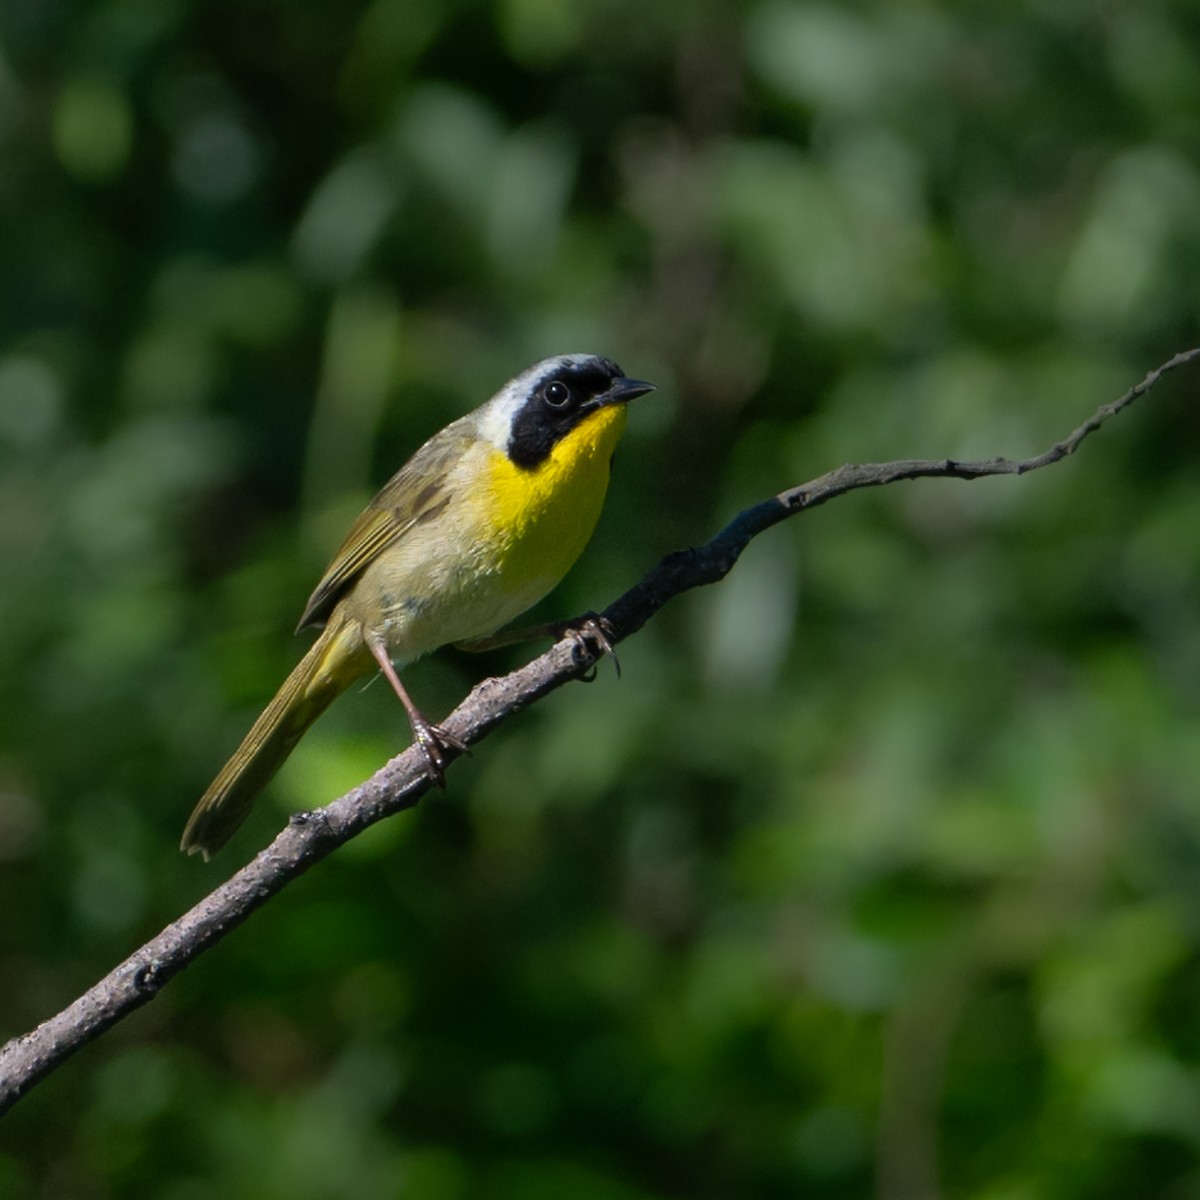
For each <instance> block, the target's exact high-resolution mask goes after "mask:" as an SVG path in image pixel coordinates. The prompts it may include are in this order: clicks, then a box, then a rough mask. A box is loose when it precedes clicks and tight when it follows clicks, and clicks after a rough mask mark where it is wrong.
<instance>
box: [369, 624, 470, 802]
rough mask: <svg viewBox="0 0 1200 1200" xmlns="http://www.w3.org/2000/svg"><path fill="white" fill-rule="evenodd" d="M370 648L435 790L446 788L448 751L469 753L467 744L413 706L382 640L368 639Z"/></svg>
mask: <svg viewBox="0 0 1200 1200" xmlns="http://www.w3.org/2000/svg"><path fill="white" fill-rule="evenodd" d="M367 646H368V648H369V649H370V651H371V654H372V655H373V656H374V658H375V661H376V662H377V663H378V664H379V669H380V670H381V671H382V672H383V674H384V677H385V678H386V679H387V681H388V683H390V684H391V685H392V690H393V691H394V692H395V693H396V695H397V696H399V697H400V703H401V704H403V705H404V711H405V712H406V713H408V723H409V725H411V726H412V731H413V737H414V738H415V739H416V741H417V744H418V745H419V746H420V747H421V749H422V751H424V754H425V773H426V774H427V775H428V776H429V781H430V782H431V783H432V784H434V785H435V786H436V787H440V788H444V787H445V786H446V758H445V751H447V750H457V751H458V752H459V753H460V754H470V750H469V749H468V748H467V746H466V745H465V743H463V742H461V741H459V739H458V738H456V737H455V736H454V734H452V733H447V732H446V730H444V729H443V728H442V727H441V726H440V725H434V724H433V722H432V721H430V720H428V719H427V718H426V716H425V714H424V713H423V712H421V710H420V709H419V708H418V707H417V706H416V705H415V704H414V703H413V701H412V698H411V697H410V696H409V694H408V692H407V691H405V689H404V684H402V683H401V682H400V676H399V675H398V674H397V673H396V668H395V667H394V666H393V665H392V660H391V658H389V657H388V652H387V646H386V644H385V643H384V642H383V641H382V640H376V639H374V638H368V639H367Z"/></svg>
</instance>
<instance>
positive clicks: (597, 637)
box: [555, 612, 621, 683]
mask: <svg viewBox="0 0 1200 1200" xmlns="http://www.w3.org/2000/svg"><path fill="white" fill-rule="evenodd" d="M555 636H556V637H558V638H559V639H560V640H561V639H562V638H570V639H571V650H572V654H573V656H574V658H575V661H576V662H578V663H580V664H581V665H584V666H586V668H587V670H586V671H585V672H584V674H583V675H581V676H580V679H581V680H582V681H583V682H584V683H591V682H592V680H593V679H595V678H596V664H597V662H598V661H599V659H601V658H604V657H606V656H607V657H608V658H611V659H612V660H613V666H614V667H615V668H616V671H617V678H618V679H620V678H621V660H620V659H619V658H618V657H617V651H616V648H615V647H614V646H613V641H612V639H613V638H614V637H616V630H614V629H613V627H612V624H611V622H609V621H608V620H606V619H605V618H604V617H602V616H600V614H599V613H594V612H589V613H584V614H583V616H582V617H576V618H575V619H574V620H573V621H563V622H562V623H561V624H560V625H559V626H558V627H557V628H556V629H555ZM589 642H591V643H593V644H594V645H596V646H598V647H599V649H600V653H599V654H594V653H593V652H592V646H591V645H589Z"/></svg>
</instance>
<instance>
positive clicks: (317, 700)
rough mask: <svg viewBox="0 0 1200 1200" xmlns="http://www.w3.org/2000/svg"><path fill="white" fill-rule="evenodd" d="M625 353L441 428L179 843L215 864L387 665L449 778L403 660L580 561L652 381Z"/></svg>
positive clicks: (352, 557) (480, 621) (358, 547)
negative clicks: (624, 362) (335, 708)
mask: <svg viewBox="0 0 1200 1200" xmlns="http://www.w3.org/2000/svg"><path fill="white" fill-rule="evenodd" d="M653 390H654V388H653V385H652V384H649V383H643V382H642V381H641V380H638V379H627V378H626V377H625V375H624V373H623V372H622V371H621V368H620V367H618V366H617V364H616V363H614V362H612V361H610V360H609V359H606V358H596V357H594V356H593V355H586V354H563V355H559V356H558V357H556V358H547V359H545V360H543V361H542V362H539V363H537V364H535V365H534V366H532V367H530V368H529V369H528V370H526V371H524V372H522V373H521V374H520V375H518V376H517V377H516V378H515V379H513V380H511V381H510V382H508V383H506V384H505V385H504V387H502V388H501V389H500V391H499V392H497V393H496V395H495V396H493V397H492V398H491V399H490V400H489V401H488V402H487V403H486V404H485V405H483V407H482V408H477V409H476V410H475V411H474V412H472V413H468V414H467V415H466V416H465V417H461V418H460V419H459V420H457V421H455V422H453V424H451V425H447V426H446V428H445V429H443V430H442V431H441V433H437V434H434V436H433V437H431V438H430V439H429V441H427V442H426V443H425V445H423V446H422V447H421V448H420V450H418V451H417V452H416V454H414V455H413V456H412V458H410V459H409V460H408V462H407V463H405V464H404V466H403V467H401V468H400V470H399V471H398V472H397V473H396V474H395V475H394V476H393V477H392V478H391V479H390V480H389V481H388V482H387V483H386V484H385V485H384V486H383V489H382V490H381V491H380V492H379V494H378V495H377V496H376V497H375V499H374V500H372V501H371V503H370V504H369V505H367V507H366V509H365V510H364V511H363V513H362V514H361V515H360V516H359V518H358V520H357V521H355V522H354V524H353V525H352V526H351V527H350V532H349V533H348V534H347V535H346V540H345V541H344V542H343V543H342V545H341V547H340V548H339V550H338V552H337V553H336V554H335V555H334V556H333V561H332V562H331V563H330V564H329V566H328V568H327V569H326V571H325V574H324V575H323V576H322V578H321V582H320V583H318V584H317V588H316V591H314V592H313V594H312V595H311V596H310V597H309V601H308V606H307V607H306V608H305V610H304V614H303V616H302V617H301V618H300V625H299V629H303V628H305V627H306V626H309V625H314V626H317V627H321V634H320V636H319V637H318V638H317V640H316V641H315V642H314V643H313V645H312V648H311V649H310V650H309V651H308V653H307V654H306V655H305V656H304V657H303V658H302V659H301V660H300V662H299V664H298V665H297V666H296V668H295V670H293V671H292V673H291V674H290V675H289V676H288V677H287V679H286V680H285V681H284V684H283V686H282V687H281V688H280V689H279V691H278V692H277V693H276V695H275V698H274V699H273V700H272V701H271V703H270V704H268V705H267V707H266V709H264V711H263V713H262V715H261V716H260V717H259V718H258V720H257V721H255V723H254V725H253V727H252V728H251V730H250V732H249V733H248V734H247V735H246V737H245V739H244V740H243V742H242V744H241V745H240V746H239V747H238V748H237V750H236V751H235V753H234V755H233V757H232V758H231V759H230V760H229V762H227V763H226V764H225V766H224V768H222V770H221V773H220V774H219V775H218V776H217V777H216V779H214V780H213V782H212V783H211V784H210V785H209V788H208V791H206V792H205V793H204V795H203V796H202V797H201V798H200V802H199V803H198V804H197V805H196V808H195V811H194V812H193V813H192V815H191V818H190V819H189V821H188V823H187V827H186V828H185V829H184V831H183V841H182V843H181V846H180V848H181V849H183V850H186V851H187V852H188V853H189V854H195V853H197V852H199V853H200V854H203V855H204V857H205V858H208V856H209V855H210V854H212V853H213V852H214V851H216V850H219V849H220V848H221V847H222V846H223V845H224V844H225V843H226V842H227V841H228V840H229V838H230V836H231V835H232V834H233V832H234V830H235V829H237V827H238V826H239V825H240V824H241V823H242V821H243V820H244V819H245V817H246V814H247V813H248V812H249V810H250V805H251V803H252V802H253V800H254V798H255V796H256V795H257V794H258V793H259V792H260V791H261V790H262V788H263V787H264V786H265V785H266V783H267V781H268V780H269V779H270V778H271V776H273V775H274V774H275V772H276V771H277V770H278V769H279V767H280V765H281V764H282V762H283V760H284V759H285V758H287V756H288V755H289V754H290V753H291V751H292V749H293V747H294V746H295V745H296V743H297V742H298V741H299V740H300V737H301V736H302V735H303V733H304V731H305V730H306V729H307V728H308V727H309V726H310V725H311V724H312V723H313V721H315V720H316V719H317V717H319V716H320V715H321V713H322V712H324V711H325V709H326V708H327V707H328V705H329V704H330V703H331V702H332V701H333V700H334V698H335V697H336V696H338V695H339V694H340V693H342V692H343V691H345V690H346V688H347V687H349V686H350V684H352V683H353V682H354V681H355V680H356V679H359V678H361V677H362V676H364V675H367V674H369V673H370V672H371V671H373V670H375V669H376V668H378V669H379V670H381V671H382V672H383V674H384V675H385V676H386V677H387V679H388V681H389V682H390V683H391V685H392V687H393V688H394V689H395V692H396V695H397V696H399V697H400V702H401V703H402V704H403V705H404V708H405V710H406V712H407V713H408V720H409V724H410V725H411V726H412V731H413V737H414V738H415V739H416V741H417V742H418V743H419V744H420V745H421V748H422V749H423V750H424V752H425V760H426V768H427V771H428V774H429V776H430V778H431V779H432V780H433V781H434V782H435V783H441V782H442V772H443V769H444V767H445V758H444V754H445V751H446V749H447V748H450V747H454V748H457V749H462V747H461V746H460V745H459V743H458V742H457V741H456V739H454V738H453V737H451V736H450V735H449V734H447V733H446V732H445V731H444V730H442V729H440V728H439V727H438V726H436V725H434V724H432V723H431V722H429V721H428V720H426V718H425V717H424V716H423V715H422V714H421V711H420V710H419V709H418V708H417V706H416V705H415V704H414V703H413V702H412V700H411V699H410V698H409V695H408V693H407V692H406V691H405V689H404V686H403V684H401V682H400V677H399V675H398V674H397V673H396V668H397V666H403V665H404V664H405V663H409V662H412V661H413V659H415V658H419V657H420V656H421V655H422V654H427V653H429V652H430V651H431V650H436V649H437V648H438V647H439V646H444V645H447V644H448V643H451V642H463V641H471V640H474V639H478V638H481V637H484V636H485V635H487V634H490V633H492V632H494V631H495V630H497V629H499V628H500V626H501V625H504V624H506V623H507V622H508V621H511V620H512V619H513V618H514V617H515V616H517V615H518V614H519V613H522V612H524V611H525V609H527V608H529V607H530V606H531V605H533V604H535V603H537V601H538V600H540V599H541V598H542V597H543V596H545V595H546V593H547V592H549V591H550V589H551V588H553V587H554V586H555V584H557V583H558V581H559V580H560V579H561V578H562V577H563V576H564V575H565V574H566V573H567V571H568V570H569V569H570V567H571V565H572V563H574V562H575V560H576V559H577V558H578V557H579V555H580V553H581V552H582V550H583V548H584V546H585V545H586V544H587V541H588V539H589V538H590V537H591V535H592V530H593V529H594V528H595V526H596V521H597V520H598V519H599V516H600V509H601V507H602V505H603V503H604V495H605V492H606V491H607V490H608V478H609V469H610V465H611V462H612V457H613V451H614V449H615V447H616V444H617V439H618V438H619V437H620V436H621V432H622V430H623V429H624V428H625V403H626V401H629V400H632V399H633V398H634V397H635V396H642V395H644V394H645V393H646V392H650V391H653Z"/></svg>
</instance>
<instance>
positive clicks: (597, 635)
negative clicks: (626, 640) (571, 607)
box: [454, 612, 621, 680]
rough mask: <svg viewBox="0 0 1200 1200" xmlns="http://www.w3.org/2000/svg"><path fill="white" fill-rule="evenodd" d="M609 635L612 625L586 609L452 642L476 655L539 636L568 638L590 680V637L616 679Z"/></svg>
mask: <svg viewBox="0 0 1200 1200" xmlns="http://www.w3.org/2000/svg"><path fill="white" fill-rule="evenodd" d="M612 637H613V628H612V626H611V625H610V624H609V623H608V621H606V620H605V619H604V618H603V617H602V616H600V614H599V613H594V612H586V613H584V614H583V615H582V616H579V617H572V618H571V619H570V620H568V621H547V622H546V623H545V624H543V625H525V626H523V627H522V628H520V629H506V630H504V631H502V632H501V633H494V634H492V635H491V636H490V637H483V638H471V639H470V640H469V641H465V642H455V643H454V645H455V646H456V647H457V648H458V649H459V650H466V651H467V652H468V653H471V654H480V653H482V652H483V651H485V650H499V649H500V648H501V647H503V646H513V645H516V643H518V642H532V641H536V640H537V639H539V638H550V639H552V640H553V641H556V642H557V641H561V640H562V639H563V638H570V639H571V643H572V645H573V647H574V653H575V658H576V661H584V660H587V661H588V663H589V665H590V666H591V667H592V668H593V671H592V672H591V673H590V674H589V675H587V676H585V678H586V679H588V680H591V679H594V678H595V671H594V667H595V661H594V658H593V655H592V652H591V649H590V647H589V646H588V639H589V638H590V639H591V640H592V641H593V642H595V644H596V645H597V646H599V647H600V656H601V657H604V656H605V655H608V657H610V658H611V659H612V660H613V666H615V667H616V669H617V678H618V679H620V678H621V661H620V659H618V658H617V652H616V650H615V649H614V648H613V644H612Z"/></svg>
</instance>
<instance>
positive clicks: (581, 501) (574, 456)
mask: <svg viewBox="0 0 1200 1200" xmlns="http://www.w3.org/2000/svg"><path fill="white" fill-rule="evenodd" d="M624 428H625V406H624V405H623V404H614V405H608V406H606V407H604V408H601V409H598V410H597V411H596V412H595V413H593V414H592V415H591V416H590V417H588V418H587V420H585V421H583V422H582V424H580V425H578V426H577V427H576V428H575V429H573V430H572V431H571V432H570V433H569V434H568V435H567V436H566V437H565V438H563V439H562V441H560V442H559V443H558V444H557V445H555V447H554V449H553V450H552V451H551V452H550V455H549V457H548V458H547V459H546V460H545V461H544V462H543V463H541V464H540V465H539V466H538V467H536V468H534V469H533V470H522V469H521V468H519V467H517V466H514V465H513V463H512V461H511V460H510V459H509V458H508V456H507V455H506V454H503V453H502V452H500V451H494V452H493V453H492V455H491V462H490V464H489V466H490V470H489V476H490V477H489V479H488V483H487V486H486V488H484V489H483V491H484V493H485V494H486V497H487V503H488V504H489V507H490V512H489V514H488V516H489V523H490V525H491V527H492V529H493V530H494V531H495V532H496V536H497V541H498V545H497V547H496V549H497V560H496V569H497V571H498V573H499V574H500V575H501V576H503V578H504V580H505V582H506V584H507V585H508V586H510V587H511V588H513V589H514V591H518V592H521V593H524V594H526V595H532V599H530V600H529V601H528V603H527V604H526V605H525V607H528V606H529V605H530V604H533V603H536V601H537V600H539V599H541V597H542V596H544V595H545V594H546V593H547V592H548V591H549V590H550V589H551V588H552V587H554V585H555V584H556V583H558V581H559V580H560V579H561V578H562V577H563V576H564V575H565V574H566V573H567V571H568V570H570V568H571V566H572V564H573V563H574V562H575V560H576V559H577V558H578V557H579V555H580V554H581V553H582V552H583V548H584V546H586V545H587V543H588V539H589V538H590V537H591V536H592V531H593V530H594V529H595V528H596V522H597V521H598V520H599V518H600V510H601V508H602V507H603V505H604V496H605V493H606V492H607V490H608V478H609V470H610V465H611V463H612V456H613V452H614V450H615V449H616V446H617V441H618V439H619V438H620V436H621V432H622V430H623V429H624Z"/></svg>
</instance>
